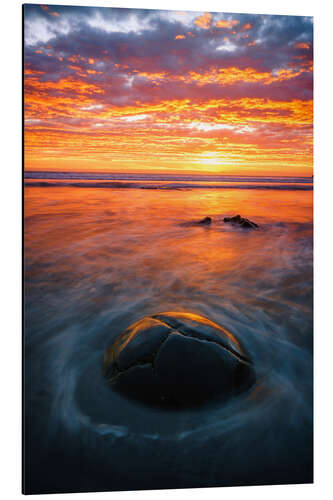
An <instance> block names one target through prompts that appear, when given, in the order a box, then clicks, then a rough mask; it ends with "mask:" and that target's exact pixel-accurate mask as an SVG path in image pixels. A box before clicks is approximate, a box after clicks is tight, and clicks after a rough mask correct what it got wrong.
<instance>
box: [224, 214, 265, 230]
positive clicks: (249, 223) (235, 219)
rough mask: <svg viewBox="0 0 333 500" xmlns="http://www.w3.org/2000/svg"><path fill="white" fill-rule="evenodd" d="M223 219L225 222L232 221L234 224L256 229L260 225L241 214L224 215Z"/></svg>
mask: <svg viewBox="0 0 333 500" xmlns="http://www.w3.org/2000/svg"><path fill="white" fill-rule="evenodd" d="M223 220H224V222H231V224H232V225H236V224H238V225H239V226H241V227H244V228H247V229H256V228H257V227H259V226H258V224H256V223H255V222H252V221H250V220H249V219H245V218H244V217H241V216H240V215H235V216H234V217H224V219H223Z"/></svg>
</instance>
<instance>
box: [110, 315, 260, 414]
mask: <svg viewBox="0 0 333 500" xmlns="http://www.w3.org/2000/svg"><path fill="white" fill-rule="evenodd" d="M103 375H104V376H105V377H106V378H107V379H108V381H109V382H110V383H111V385H112V387H113V388H114V389H115V390H117V391H119V392H120V393H122V394H124V395H125V396H127V397H131V398H134V399H136V400H139V401H141V402H143V403H146V404H157V405H163V406H169V407H182V406H192V405H198V404H202V403H204V402H208V401H210V400H223V399H225V398H226V397H230V396H233V395H235V394H237V393H239V392H241V391H244V390H246V389H248V388H249V387H250V386H251V384H252V383H253V382H254V370H253V366H252V364H251V361H250V360H249V358H248V357H247V355H246V354H245V352H244V349H243V348H242V347H241V345H240V343H239V342H238V341H237V339H236V338H235V336H234V335H233V334H232V333H230V332H229V331H228V330H226V329H225V328H223V327H221V326H219V325H217V324H216V323H214V322H212V321H210V320H209V319H207V318H204V317H203V316H199V315H198V314H192V313H185V312H182V313H180V312H166V313H162V314H155V315H153V316H149V317H146V318H143V319H141V320H140V321H137V322H136V323H133V324H132V325H131V326H129V327H128V328H127V329H126V330H125V331H124V332H123V333H122V334H121V335H119V337H118V338H117V339H116V340H115V342H114V343H113V344H112V345H110V346H109V347H108V348H107V349H106V351H105V355H104V361H103Z"/></svg>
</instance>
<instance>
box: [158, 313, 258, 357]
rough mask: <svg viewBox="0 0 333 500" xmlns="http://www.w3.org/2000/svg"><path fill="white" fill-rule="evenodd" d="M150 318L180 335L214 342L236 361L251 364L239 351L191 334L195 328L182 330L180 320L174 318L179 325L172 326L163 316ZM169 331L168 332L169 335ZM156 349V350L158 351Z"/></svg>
mask: <svg viewBox="0 0 333 500" xmlns="http://www.w3.org/2000/svg"><path fill="white" fill-rule="evenodd" d="M152 318H154V319H157V320H158V321H160V322H161V323H162V324H163V325H165V326H168V327H169V328H172V329H173V330H174V331H175V332H178V333H180V334H181V335H184V336H185V337H190V338H193V339H196V340H200V341H201V342H211V343H213V344H215V345H218V346H219V347H221V349H224V350H225V351H227V352H228V353H229V354H231V355H233V356H235V357H236V358H237V359H238V361H242V362H244V363H247V364H249V365H251V364H252V362H251V361H250V360H249V359H248V358H246V357H245V356H242V355H241V354H239V353H238V352H237V351H235V350H234V349H233V348H232V347H227V346H225V345H223V344H220V343H219V342H216V341H214V340H210V339H201V338H199V337H197V336H196V335H194V334H191V332H195V330H193V329H191V328H190V327H188V330H187V331H184V330H182V325H181V323H180V322H177V321H176V320H175V323H178V325H179V326H174V325H172V322H171V323H169V322H168V321H167V320H166V319H164V318H163V320H161V319H160V317H159V314H156V315H153V316H152ZM170 333H172V332H170ZM170 333H169V335H170ZM169 335H168V336H167V337H166V339H165V340H167V338H168V337H169ZM165 340H164V341H163V342H165ZM163 342H162V343H163ZM160 348H161V346H160V347H159V349H158V351H159V350H160ZM158 351H157V352H158ZM156 354H157V353H156Z"/></svg>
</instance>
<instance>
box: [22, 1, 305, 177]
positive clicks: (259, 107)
mask: <svg viewBox="0 0 333 500" xmlns="http://www.w3.org/2000/svg"><path fill="white" fill-rule="evenodd" d="M24 75H25V79H24V80H25V83H24V104H25V112H24V126H25V134H24V135H25V168H26V169H27V170H59V171H66V170H82V171H83V170H84V171H110V172H111V171H112V172H147V173H180V172H181V173H198V174H199V173H205V174H206V173H208V174H209V173H211V174H236V175H239V174H244V175H286V176H289V175H290V176H309V175H312V172H313V171H312V167H313V165H312V163H313V158H312V149H313V20H312V18H311V17H301V16H297V17H296V16H270V15H257V14H228V13H209V12H181V11H166V10H137V9H119V8H98V7H70V6H58V5H57V6H51V5H25V7H24Z"/></svg>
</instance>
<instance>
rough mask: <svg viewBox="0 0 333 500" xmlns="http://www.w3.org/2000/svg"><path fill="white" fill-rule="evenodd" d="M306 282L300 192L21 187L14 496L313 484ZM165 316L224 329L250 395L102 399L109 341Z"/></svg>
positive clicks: (304, 196)
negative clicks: (19, 392)
mask: <svg viewBox="0 0 333 500" xmlns="http://www.w3.org/2000/svg"><path fill="white" fill-rule="evenodd" d="M141 187H142V186H141ZM173 187H174V186H173ZM182 187H183V188H184V186H182ZM273 187H274V186H273ZM237 213H240V214H241V215H242V216H245V217H248V218H249V219H251V220H254V221H255V222H257V223H258V224H259V225H260V228H259V230H256V231H246V230H245V231H244V230H242V229H240V228H239V229H238V228H235V227H230V226H229V225H228V224H225V223H224V222H223V217H224V216H226V215H235V214H237ZM205 216H210V217H212V219H213V223H212V224H211V225H210V226H208V227H206V226H202V225H196V224H192V222H195V221H198V220H200V219H202V218H203V217H205ZM312 289H313V279H312V191H311V190H307V189H304V190H293V189H287V190H281V189H230V187H225V188H224V189H219V187H216V188H212V187H210V188H206V187H205V186H202V187H201V188H200V189H193V188H192V187H186V186H185V188H184V189H179V186H178V187H177V186H176V188H171V189H170V188H169V189H161V188H157V189H140V188H139V187H138V186H136V187H134V188H133V189H123V188H117V187H111V188H110V187H102V186H100V187H99V188H98V189H97V188H96V186H95V187H92V186H88V185H87V186H84V187H83V186H71V185H66V186H59V185H56V186H52V189H45V186H37V185H36V186H33V187H32V186H27V187H26V188H25V349H24V358H25V415H26V417H25V437H26V441H25V459H26V466H25V483H26V489H27V490H28V491H30V492H32V493H43V492H62V491H100V490H121V489H123V490H124V489H144V488H177V487H205V486H224V485H245V484H273V483H300V482H311V481H312V414H313V411H312V339H313V323H312V316H313V310H312ZM167 310H177V311H181V310H188V311H192V312H197V313H199V314H202V315H204V316H207V317H209V318H211V319H212V320H213V321H216V322H217V323H220V324H222V325H223V326H225V327H227V328H228V329H229V330H231V331H232V332H233V333H234V334H235V335H236V336H237V337H238V338H239V339H240V340H241V342H242V343H243V345H244V347H245V348H246V350H247V351H248V353H249V355H250V357H251V358H252V360H253V363H254V366H255V370H256V378H257V381H256V384H255V386H254V387H253V388H252V389H251V390H249V391H248V392H247V393H245V394H243V395H240V396H238V397H236V398H234V399H232V400H230V401H229V402H227V403H226V402H225V403H224V404H221V405H216V406H214V407H209V408H208V407H202V408H197V409H191V410H182V411H166V410H162V409H157V408H149V407H147V406H143V405H142V406H141V405H140V404H138V403H137V402H133V401H130V400H128V399H125V398H123V397H122V396H120V395H119V394H116V393H114V392H113V391H112V390H111V389H110V388H109V387H108V386H107V384H106V382H105V380H104V379H103V377H102V374H101V363H102V359H103V354H104V350H105V348H106V347H107V346H108V345H109V344H110V343H111V342H112V340H113V339H114V338H115V337H116V336H117V335H119V333H121V332H122V331H123V330H124V329H125V328H126V327H127V326H128V325H129V324H130V323H131V322H133V321H136V320H138V319H140V318H141V317H143V316H145V315H149V314H153V313H158V312H162V311H167Z"/></svg>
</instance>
